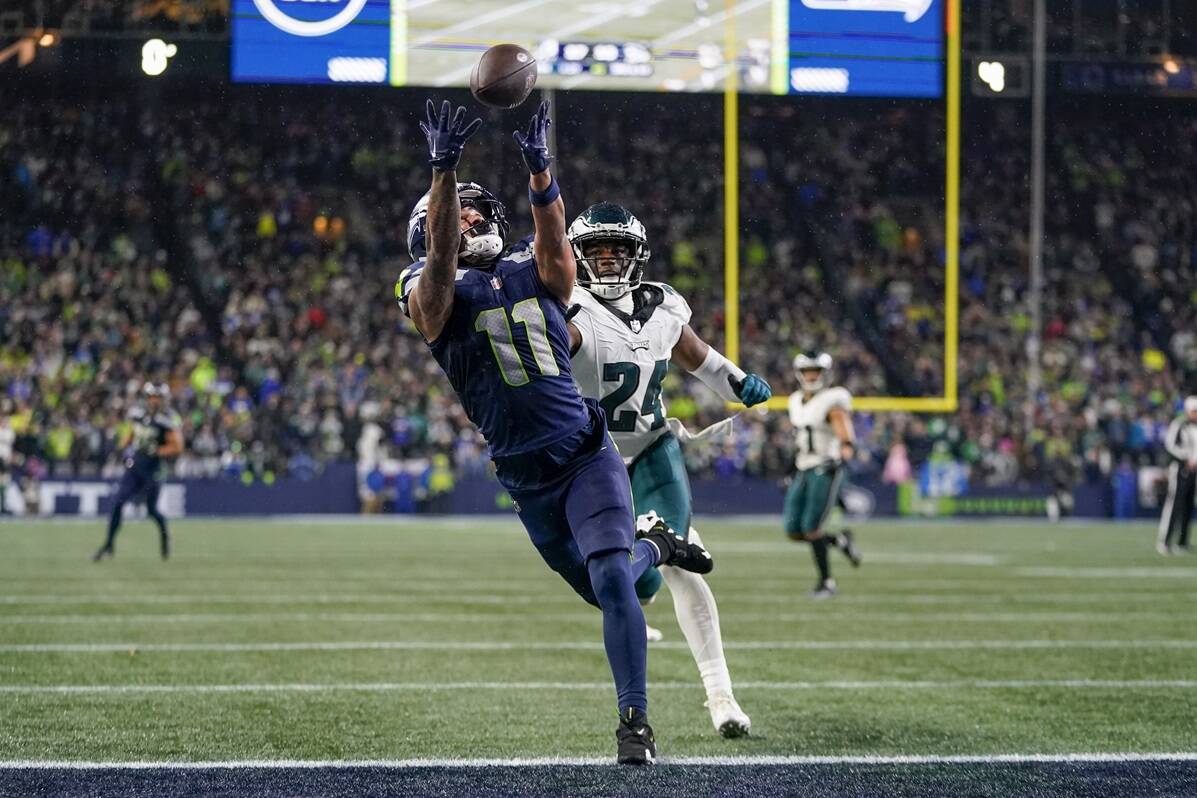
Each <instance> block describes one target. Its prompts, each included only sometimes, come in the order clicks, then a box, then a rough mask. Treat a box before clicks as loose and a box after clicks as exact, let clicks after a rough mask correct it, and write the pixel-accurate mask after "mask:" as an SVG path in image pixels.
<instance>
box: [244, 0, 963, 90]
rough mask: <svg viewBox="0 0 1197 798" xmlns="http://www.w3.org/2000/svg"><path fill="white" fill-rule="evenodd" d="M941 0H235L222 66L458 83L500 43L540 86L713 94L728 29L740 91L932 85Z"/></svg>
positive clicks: (938, 85)
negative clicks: (637, 9) (612, 2)
mask: <svg viewBox="0 0 1197 798" xmlns="http://www.w3.org/2000/svg"><path fill="white" fill-rule="evenodd" d="M957 1H958V0H957ZM946 2H947V0H767V1H758V0H754V2H745V3H741V4H739V5H738V6H737V8H738V9H742V10H740V11H738V12H737V15H736V25H735V28H734V31H728V30H727V29H726V20H725V16H726V14H724V13H723V12H720V11H718V10H717V9H718V8H722V6H721V5H720V4H717V3H716V4H712V3H690V2H683V0H671V1H670V2H662V3H657V4H655V5H652V6H646V7H644V8H643V13H639V14H624V13H617V10H616V7H615V6H612V7H610V8H608V7H607V5H605V4H604V3H601V2H595V0H552V2H547V0H526V2H520V3H516V2H512V0H471V2H470V3H469V4H468V5H467V6H463V5H462V4H461V3H456V2H449V1H448V0H233V6H232V11H233V28H232V58H231V61H232V78H233V80H234V81H238V82H256V83H272V82H273V83H376V84H390V85H392V86H405V85H406V86H432V87H437V86H466V85H469V78H470V73H471V71H472V69H473V67H474V65H475V64H476V63H477V62H478V57H479V56H480V55H481V54H482V53H483V52H484V51H485V50H486V48H487V47H488V46H490V45H493V44H498V43H501V42H509V43H515V44H519V45H521V46H523V47H526V48H527V49H528V50H529V51H530V52H532V53H533V55H534V57H535V58H536V59H537V60H538V61H539V62H540V64H539V67H538V69H539V72H540V77H539V85H540V86H541V87H543V88H560V89H567V90H576V89H600V90H601V89H617V90H628V89H632V90H650V91H685V92H689V91H701V92H710V91H716V92H717V91H721V90H722V89H723V87H724V85H726V80H727V76H728V74H729V70H728V66H727V63H726V60H725V59H726V49H727V41H728V34H729V33H734V38H735V52H736V63H737V66H738V69H737V72H736V73H735V74H737V77H738V88H739V90H740V91H748V92H771V93H773V94H849V95H872V96H890V97H942V96H943V93H944V85H943V76H944V51H945V45H944V41H945V35H944V34H945V31H944V4H945V3H946ZM533 5H534V6H536V7H537V10H536V13H535V14H528V13H526V11H527V8H528V7H530V6H533ZM628 5H632V4H628ZM565 31H568V32H569V34H570V35H569V38H565V37H564V35H563V32H565Z"/></svg>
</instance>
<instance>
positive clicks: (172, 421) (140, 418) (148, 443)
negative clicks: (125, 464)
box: [129, 405, 183, 473]
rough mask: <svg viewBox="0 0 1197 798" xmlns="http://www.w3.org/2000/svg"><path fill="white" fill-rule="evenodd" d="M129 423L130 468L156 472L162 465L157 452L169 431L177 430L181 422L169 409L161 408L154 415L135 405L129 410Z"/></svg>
mask: <svg viewBox="0 0 1197 798" xmlns="http://www.w3.org/2000/svg"><path fill="white" fill-rule="evenodd" d="M129 421H130V422H131V423H132V424H133V441H132V443H131V444H130V446H131V448H132V450H133V456H132V461H133V462H132V464H131V466H130V467H131V468H135V469H137V470H138V471H145V472H147V473H149V472H157V471H158V469H159V468H160V467H161V465H162V458H161V457H159V456H158V450H159V449H160V448H162V447H163V446H164V445H165V444H166V436H167V435H168V434H169V433H170V431H171V430H177V429H179V428H180V427H181V426H182V424H183V420H182V419H181V418H179V414H178V413H176V412H174V411H173V410H171V409H170V408H166V407H164V408H162V409H161V410H159V411H158V412H157V413H156V414H154V413H150V412H149V411H148V410H146V409H145V408H144V407H141V406H139V405H135V406H134V407H133V408H131V409H130V410H129Z"/></svg>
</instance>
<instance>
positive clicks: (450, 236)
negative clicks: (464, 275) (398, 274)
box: [408, 100, 482, 341]
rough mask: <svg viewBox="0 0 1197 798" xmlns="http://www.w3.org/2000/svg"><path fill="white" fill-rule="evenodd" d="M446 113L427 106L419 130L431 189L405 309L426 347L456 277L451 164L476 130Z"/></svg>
mask: <svg viewBox="0 0 1197 798" xmlns="http://www.w3.org/2000/svg"><path fill="white" fill-rule="evenodd" d="M451 110H452V108H451V106H450V105H449V102H448V100H446V101H445V102H444V103H442V104H441V110H440V113H439V114H438V113H437V112H436V108H435V107H434V106H433V104H432V101H431V100H429V101H428V105H427V114H428V117H427V119H426V120H425V121H424V122H421V123H420V129H421V130H423V131H424V135H425V136H427V138H428V161H429V163H431V164H432V188H431V189H430V190H429V194H428V219H427V221H426V223H425V234H424V236H425V238H424V245H425V248H426V249H427V251H428V254H427V255H426V256H425V258H424V270H423V271H422V272H420V281H419V283H417V285H416V288H415V290H414V291H413V292H412V296H411V301H410V303H409V305H408V309H409V311H410V313H411V320H412V321H413V322H415V325H416V329H418V330H419V331H420V334H421V335H423V336H424V338H426V339H427V340H429V341H432V340H435V339H436V338H437V337H439V336H440V334H441V331H442V330H444V329H445V324H446V323H447V322H448V321H449V314H450V313H452V312H453V283H454V280H455V278H456V275H457V252H458V250H459V249H460V248H461V201H460V199H458V196H457V162H458V161H459V160H461V151H462V148H463V147H464V146H465V143H466V140H467V139H469V137H470V136H472V135H474V132H475V131H476V130H477V129H478V127H479V126H480V125H481V124H482V120H480V119H475V120H474V121H473V122H470V123H469V124H468V125H466V124H464V122H465V107H464V106H462V107H461V108H458V109H457V113H455V114H453V116H452V118H450V111H451Z"/></svg>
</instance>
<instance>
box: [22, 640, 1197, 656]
mask: <svg viewBox="0 0 1197 798" xmlns="http://www.w3.org/2000/svg"><path fill="white" fill-rule="evenodd" d="M650 647H651V648H652V649H654V650H669V651H688V650H689V646H688V645H687V644H686V643H684V642H681V641H669V642H662V643H651V644H650ZM723 647H724V649H726V650H728V651H1053V650H1061V649H1064V650H1068V649H1079V650H1092V649H1115V650H1117V649H1132V650H1133V649H1142V650H1148V651H1151V650H1190V649H1197V640H741V641H736V640H730V641H726V642H725V643H724V644H723ZM602 649H603V644H602V643H601V642H600V641H592V642H586V641H568V640H565V641H557V642H549V641H545V642H539V643H536V642H527V643H522V642H517V643H512V642H506V641H501V640H497V641H469V640H439V641H438V640H356V641H355V640H329V641H301V642H289V643H288V642H281V643H133V642H128V643H12V644H3V645H0V654H111V653H122V654H123V653H131V652H137V653H239V652H258V653H265V652H271V651H458V652H462V651H488V652H493V651H516V652H519V651H600V650H602Z"/></svg>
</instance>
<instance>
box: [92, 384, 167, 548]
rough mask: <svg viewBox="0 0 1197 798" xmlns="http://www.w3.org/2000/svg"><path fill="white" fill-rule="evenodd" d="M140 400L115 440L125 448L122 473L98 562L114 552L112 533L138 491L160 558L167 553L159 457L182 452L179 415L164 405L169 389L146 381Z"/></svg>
mask: <svg viewBox="0 0 1197 798" xmlns="http://www.w3.org/2000/svg"><path fill="white" fill-rule="evenodd" d="M141 396H142V403H139V404H136V405H134V406H133V408H132V409H131V410H130V411H129V428H128V429H127V430H126V431H125V433H124V435H123V436H122V437H121V440H120V442H119V444H118V446H119V448H121V449H123V450H127V451H126V454H125V475H124V476H123V477H121V482H120V487H118V488H117V490H116V496H114V497H113V500H112V513H111V514H110V515H109V516H108V537H107V539H106V540H105V541H104V545H103V546H101V547H100V550H99V551H97V552H96V553H95V554H94V555H93V556H92V560H93V561H95V562H99V561H100V560H102V559H104V558H105V557H112V556H113V555H115V554H116V548H115V545H116V533H117V532H119V531H120V528H121V517H122V515H123V514H124V510H125V504H126V503H127V502H128V501H130V500H131V499H133V498H135V497H137V496H138V495H139V494H144V496H145V511H146V514H147V515H149V517H150V518H152V519H154V523H155V524H157V525H158V543H159V550H160V552H161V554H162V559H164V560H165V559H167V558H168V557H170V530H169V529H167V526H166V518H165V516H163V515H162V513H160V512H159V511H158V493H159V491H160V490H161V489H162V478H163V475H164V473H163V472H164V468H163V461H164V460H169V459H171V458H173V457H178V456H179V455H180V454H182V452H183V433H182V432H180V431H179V428H180V427H181V426H182V419H180V418H179V414H178V413H175V412H174V411H173V410H171V409H170V408H169V407H167V405H166V399H167V398H168V397H169V396H170V389H169V388H167V387H166V385H161V386H158V385H154V384H153V383H152V382H147V383H146V384H145V385H143V386H142V389H141Z"/></svg>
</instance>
